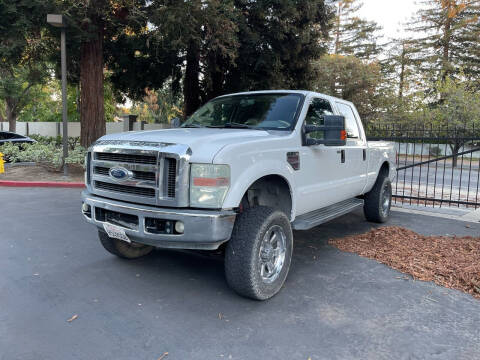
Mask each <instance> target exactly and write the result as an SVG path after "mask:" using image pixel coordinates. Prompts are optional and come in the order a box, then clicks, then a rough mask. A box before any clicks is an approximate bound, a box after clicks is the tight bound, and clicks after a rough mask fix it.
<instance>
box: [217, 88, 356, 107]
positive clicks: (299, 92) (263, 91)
mask: <svg viewBox="0 0 480 360" xmlns="http://www.w3.org/2000/svg"><path fill="white" fill-rule="evenodd" d="M272 93H289V94H301V95H303V96H308V95H311V96H319V97H322V98H325V99H328V100H330V101H335V100H336V101H341V102H344V103H348V104H352V103H351V102H350V101H347V100H344V99H341V98H337V97H334V96H330V95H326V94H322V93H318V92H315V91H308V90H288V89H284V90H261V91H244V92H238V93H232V94H225V95H221V96H218V97H217V98H221V97H225V96H234V95H247V94H272Z"/></svg>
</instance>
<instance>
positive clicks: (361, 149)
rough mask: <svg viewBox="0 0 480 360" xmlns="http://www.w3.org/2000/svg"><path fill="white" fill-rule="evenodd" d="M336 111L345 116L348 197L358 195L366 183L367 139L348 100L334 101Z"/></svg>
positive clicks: (345, 182)
mask: <svg viewBox="0 0 480 360" xmlns="http://www.w3.org/2000/svg"><path fill="white" fill-rule="evenodd" d="M335 105H336V106H337V110H338V112H339V113H340V114H341V115H343V116H345V129H346V131H347V144H346V146H345V147H344V150H345V165H346V168H347V169H348V171H347V172H346V176H347V177H346V178H345V179H344V186H346V188H347V189H348V192H349V197H354V196H357V195H360V194H361V193H362V192H363V189H364V188H365V185H366V183H367V163H368V161H367V141H366V139H365V135H364V133H363V131H362V129H363V127H362V124H361V122H360V116H359V115H358V112H357V111H356V110H355V108H354V107H353V106H352V105H351V104H350V103H348V102H343V101H336V102H335Z"/></svg>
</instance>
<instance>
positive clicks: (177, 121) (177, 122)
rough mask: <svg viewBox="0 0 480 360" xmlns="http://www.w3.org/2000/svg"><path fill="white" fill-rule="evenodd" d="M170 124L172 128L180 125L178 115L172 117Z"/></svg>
mask: <svg viewBox="0 0 480 360" xmlns="http://www.w3.org/2000/svg"><path fill="white" fill-rule="evenodd" d="M170 125H171V126H172V128H179V127H180V125H181V122H180V119H179V118H178V117H176V118H173V119H172V121H170Z"/></svg>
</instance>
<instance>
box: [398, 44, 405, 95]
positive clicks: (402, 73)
mask: <svg viewBox="0 0 480 360" xmlns="http://www.w3.org/2000/svg"><path fill="white" fill-rule="evenodd" d="M404 86H405V43H402V54H401V55H400V80H399V84H398V99H399V100H400V101H403V88H404Z"/></svg>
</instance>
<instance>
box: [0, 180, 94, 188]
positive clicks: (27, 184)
mask: <svg viewBox="0 0 480 360" xmlns="http://www.w3.org/2000/svg"><path fill="white" fill-rule="evenodd" d="M0 186H9V187H49V188H52V187H53V188H55V187H57V188H83V187H85V184H84V183H83V182H61V181H8V180H0Z"/></svg>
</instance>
